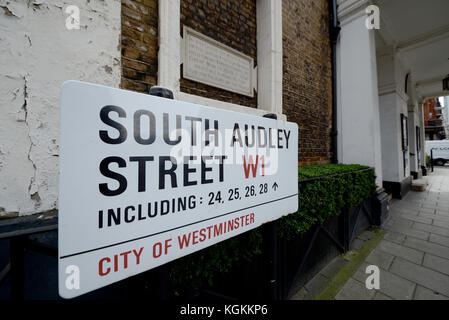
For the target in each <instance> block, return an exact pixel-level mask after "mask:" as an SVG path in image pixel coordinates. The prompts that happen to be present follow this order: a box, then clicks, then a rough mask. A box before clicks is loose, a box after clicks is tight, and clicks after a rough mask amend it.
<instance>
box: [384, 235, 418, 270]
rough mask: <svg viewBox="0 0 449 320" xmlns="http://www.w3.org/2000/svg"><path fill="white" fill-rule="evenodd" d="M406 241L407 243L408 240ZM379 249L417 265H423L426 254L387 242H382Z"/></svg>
mask: <svg viewBox="0 0 449 320" xmlns="http://www.w3.org/2000/svg"><path fill="white" fill-rule="evenodd" d="M405 241H407V239H405ZM377 249H379V250H380V251H383V252H386V253H389V254H391V255H393V256H397V257H401V258H403V259H406V260H408V261H411V262H413V263H416V264H421V261H422V259H423V257H424V253H423V252H421V251H418V250H415V249H412V248H408V247H406V246H403V245H400V244H397V243H394V242H390V241H387V240H382V241H381V242H380V243H379V245H378V246H377Z"/></svg>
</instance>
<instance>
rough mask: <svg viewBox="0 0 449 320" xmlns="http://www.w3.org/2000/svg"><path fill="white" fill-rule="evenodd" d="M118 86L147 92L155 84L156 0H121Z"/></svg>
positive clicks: (156, 46) (156, 47)
mask: <svg viewBox="0 0 449 320" xmlns="http://www.w3.org/2000/svg"><path fill="white" fill-rule="evenodd" d="M121 19H122V21H121V27H122V33H121V44H122V79H121V85H120V86H121V88H123V89H128V90H134V91H139V92H148V90H149V88H150V87H151V86H153V85H156V84H157V68H158V64H157V52H158V0H122V13H121Z"/></svg>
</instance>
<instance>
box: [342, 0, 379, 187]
mask: <svg viewBox="0 0 449 320" xmlns="http://www.w3.org/2000/svg"><path fill="white" fill-rule="evenodd" d="M352 2H354V1H352ZM361 3H362V4H359V5H358V6H357V9H354V10H352V9H351V13H347V12H344V10H343V9H344V8H342V7H340V9H339V10H342V11H341V12H339V18H340V23H341V28H342V29H341V32H340V38H339V41H338V44H337V109H338V111H337V121H338V151H339V152H338V156H339V157H338V158H339V159H338V160H339V162H341V163H358V164H362V165H368V166H371V167H374V168H375V172H376V176H377V178H376V183H377V186H378V187H382V155H381V144H380V125H379V100H378V90H377V70H376V48H375V39H374V31H373V30H368V29H367V28H366V27H365V18H366V14H365V7H366V6H364V5H363V3H366V1H361ZM352 8H354V7H352Z"/></svg>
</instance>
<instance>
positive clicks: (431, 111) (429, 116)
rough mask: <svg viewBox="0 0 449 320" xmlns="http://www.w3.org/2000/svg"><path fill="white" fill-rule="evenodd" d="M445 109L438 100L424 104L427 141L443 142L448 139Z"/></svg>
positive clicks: (431, 100)
mask: <svg viewBox="0 0 449 320" xmlns="http://www.w3.org/2000/svg"><path fill="white" fill-rule="evenodd" d="M443 109H444V107H443V106H442V105H441V104H440V101H439V100H438V99H437V98H430V99H427V100H426V101H424V103H423V112H424V127H425V133H426V140H443V139H445V138H446V132H445V120H444V114H443Z"/></svg>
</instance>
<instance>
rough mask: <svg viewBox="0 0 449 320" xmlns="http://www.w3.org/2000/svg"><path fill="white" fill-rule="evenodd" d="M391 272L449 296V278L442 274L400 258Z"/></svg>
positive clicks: (394, 262) (394, 263)
mask: <svg viewBox="0 0 449 320" xmlns="http://www.w3.org/2000/svg"><path fill="white" fill-rule="evenodd" d="M390 272H391V273H393V274H396V275H398V276H400V277H402V278H405V279H407V280H409V281H412V282H415V283H417V284H419V285H421V286H423V287H426V288H428V289H431V290H433V291H435V292H437V293H439V294H443V295H446V296H448V295H449V276H447V275H444V274H442V273H440V272H437V271H434V270H431V269H428V268H426V267H422V266H419V265H417V264H414V263H412V262H409V261H407V260H404V259H400V258H396V259H395V260H394V261H393V264H392V265H391V268H390Z"/></svg>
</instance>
